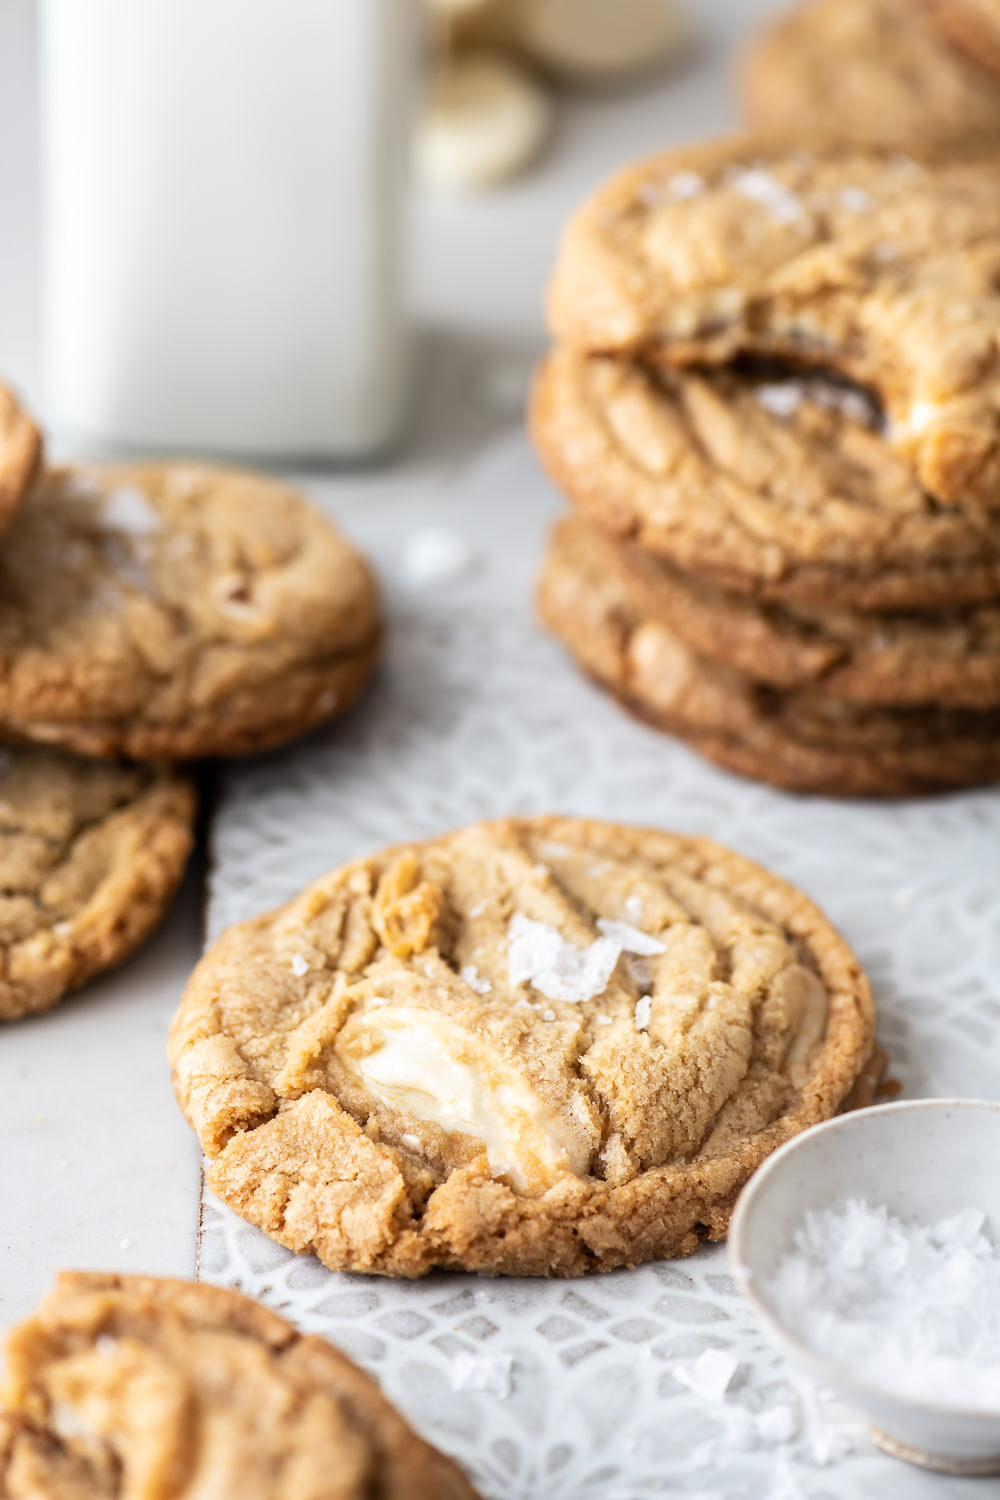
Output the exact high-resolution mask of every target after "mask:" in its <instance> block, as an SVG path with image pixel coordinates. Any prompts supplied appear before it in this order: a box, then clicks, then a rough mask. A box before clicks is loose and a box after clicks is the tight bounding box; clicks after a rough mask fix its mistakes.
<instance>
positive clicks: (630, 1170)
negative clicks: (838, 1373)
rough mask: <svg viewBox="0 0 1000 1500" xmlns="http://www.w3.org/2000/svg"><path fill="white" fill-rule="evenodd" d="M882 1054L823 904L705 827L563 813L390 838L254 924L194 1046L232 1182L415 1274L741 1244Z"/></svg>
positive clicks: (209, 1001) (566, 1263)
mask: <svg viewBox="0 0 1000 1500" xmlns="http://www.w3.org/2000/svg"><path fill="white" fill-rule="evenodd" d="M873 1048H874V1010H873V1004H872V998H871V994H870V991H869V987H868V984H867V981H866V979H865V977H864V975H863V973H862V972H861V969H860V968H859V966H858V963H857V960H856V959H855V958H854V956H853V954H852V953H851V952H850V950H849V949H848V947H847V946H846V944H845V943H844V942H843V941H842V939H841V938H840V937H839V936H838V935H837V934H836V933H835V932H834V931H833V929H832V928H831V927H830V926H829V924H828V923H827V922H826V920H825V919H824V917H823V916H822V915H821V913H820V912H819V911H817V909H816V908H815V907H814V906H813V905H812V904H811V903H810V902H809V901H807V900H806V898H805V897H804V896H803V895H802V894H801V893H800V892H798V891H796V890H794V889H792V888H791V887H790V886H788V885H786V884H785V883H784V882H783V881H780V880H778V879H777V878H776V877H774V876H773V875H770V874H769V873H768V872H766V871H764V870H761V869H759V868H758V867H757V866H755V865H752V864H750V863H749V862H748V861H746V860H744V859H741V858H740V857H739V856H738V855H735V854H732V853H730V852H729V851H728V850H725V849H722V848H720V847H718V846H717V845H715V844H712V843H710V842H709V841H707V840H705V839H701V838H689V837H683V836H680V835H673V834H667V833H660V832H655V831H653V830H650V829H640V828H626V827H622V826H619V825H616V824H613V823H600V822H592V821H588V820H584V819H575V818H560V817H536V818H515V819H509V820H504V821H499V822H492V823H481V824H476V825H473V826H472V827H469V828H465V829H463V830H460V831H459V832H456V833H452V834H449V835H446V836H444V837H442V838H438V839H434V840H431V841H430V842H427V843H422V844H411V845H401V846H399V847H397V848H393V849H389V850H387V851H384V852H383V853H380V854H377V855H374V856H372V857H370V858H367V859H360V860H358V861H356V862H355V863H353V864H351V865H347V866H345V867H344V868H342V869H339V870H336V871H334V872H333V873H332V874H330V875H328V876H326V877H325V878H324V879H322V880H319V881H318V882H317V883H316V884H314V885H313V886H311V887H310V888H309V889H308V890H306V891H304V892H303V893H302V894H301V895H299V896H298V897H297V898H296V899H295V900H293V901H291V902H289V904H288V905H287V906H285V907H283V908H281V909H280V910H279V911H276V912H272V913H270V914H268V915H266V916H262V917H260V918H258V919H257V920H256V921H252V922H248V923H245V924H243V925H242V926H239V927H235V928H232V929H231V930H230V931H229V932H228V933H226V934H225V935H224V936H223V937H222V938H221V939H220V941H219V942H218V943H217V944H216V945H215V947H214V948H213V949H211V950H210V952H209V953H208V954H207V955H206V957H205V958H204V959H203V960H202V962H201V964H200V965H199V967H198V969H197V970H196V971H195V974H194V976H193V977H192V980H191V982H190V984H189V986H188V989H187V991H186V993H185V995H184V998H183V1000H182V1003H181V1007H180V1010H179V1012H178V1015H177V1017H176V1019H175V1021H174V1024H173V1027H172V1031H171V1036H170V1041H169V1055H170V1060H171V1063H172V1067H173V1074H174V1087H175V1090H176V1093H177V1097H178V1100H179V1101H180V1103H181V1106H182V1108H183V1109H184V1111H185V1113H186V1114H187V1116H188V1119H189V1120H190V1121H191V1123H192V1124H193V1125H194V1127H195V1129H196V1130H197V1131H198V1134H199V1136H200V1138H201V1142H202V1145H203V1147H204V1149H205V1152H206V1155H207V1158H208V1163H207V1168H206V1170H207V1180H208V1182H209V1184H210V1186H211V1188H212V1190H213V1192H215V1193H216V1194H218V1195H219V1196H220V1197H221V1198H222V1199H223V1201H224V1202H226V1203H228V1204H229V1206H230V1207H231V1208H233V1209H234V1210H235V1211H236V1212H237V1213H239V1214H241V1215H242V1216H243V1217H244V1218H246V1219H249V1220H250V1222H251V1223H253V1224H256V1225H257V1226H258V1227H259V1228H261V1229H263V1230H264V1231H265V1232H266V1233H267V1234H269V1235H271V1236H272V1237H273V1238H274V1239H276V1240H278V1241H279V1242H280V1243H281V1244H283V1245H286V1246H288V1247H289V1248H291V1249H293V1250H297V1251H301V1252H303V1253H307V1252H312V1253H314V1254H316V1255H317V1256H319V1258H320V1259H321V1260H322V1261H324V1263H325V1264H326V1265H328V1266H330V1267H332V1268H334V1269H342V1270H350V1271H366V1272H380V1273H384V1274H388V1275H394V1276H406V1277H416V1276H421V1275H423V1274H425V1273H426V1272H428V1271H430V1270H432V1269H433V1268H434V1267H444V1268H451V1269H465V1270H470V1271H482V1272H489V1273H505V1274H515V1275H527V1276H546V1275H553V1276H570V1275H578V1274H580V1273H583V1272H586V1271H595V1270H609V1269H611V1268H612V1267H614V1266H623V1265H635V1264H637V1263H638V1262H641V1261H646V1260H650V1259H654V1258H658V1257H666V1256H676V1255H685V1254H688V1253H689V1252H691V1251H693V1250H694V1249H696V1248H697V1246H698V1244H699V1243H700V1242H701V1241H702V1240H704V1239H706V1238H707V1239H720V1238H722V1237H723V1236H724V1234H725V1232H726V1228H727V1225H728V1222H729V1215H730V1211H731V1209H732V1206H733V1203H734V1201H735V1198H736V1195H737V1193H738V1192H739V1190H740V1188H741V1187H742V1185H743V1183H744V1182H745V1181H746V1179H747V1177H748V1176H749V1175H750V1173H751V1172H752V1171H753V1170H754V1168H755V1167H757V1166H758V1165H759V1164H760V1162H761V1161H763V1159H764V1157H765V1156H766V1155H767V1154H768V1153H769V1152H770V1151H773V1150H774V1149H775V1147H776V1146H778V1145H780V1144H781V1142H783V1141H785V1140H788V1139H789V1137H791V1136H792V1135H794V1134H795V1133H796V1132H797V1131H800V1130H802V1129H805V1128H806V1127H807V1126H808V1125H811V1124H813V1123H815V1122H816V1121H817V1120H821V1119H826V1118H827V1117H829V1116H830V1115H832V1114H835V1113H836V1112H837V1110H838V1109H839V1108H841V1106H842V1105H843V1104H844V1102H845V1100H846V1099H847V1098H848V1096H849V1095H850V1094H851V1091H852V1089H854V1087H855V1085H856V1084H857V1082H858V1080H859V1079H862V1081H863V1083H864V1087H865V1088H867V1090H868V1097H869V1099H870V1071H871V1069H870V1065H871V1062H872V1056H873ZM857 1099H858V1095H856V1094H855V1095H854V1099H853V1100H852V1102H855V1101H857Z"/></svg>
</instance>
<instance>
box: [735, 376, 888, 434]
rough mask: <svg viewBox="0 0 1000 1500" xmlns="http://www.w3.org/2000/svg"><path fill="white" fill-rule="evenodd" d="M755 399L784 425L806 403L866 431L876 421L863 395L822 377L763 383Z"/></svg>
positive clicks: (874, 414)
mask: <svg viewBox="0 0 1000 1500" xmlns="http://www.w3.org/2000/svg"><path fill="white" fill-rule="evenodd" d="M754 395H755V396H756V398H757V404H758V405H759V406H762V407H763V408H764V410H765V411H766V412H769V413H770V415H771V416H772V417H777V418H778V420H779V421H783V422H784V421H787V420H788V418H789V417H791V416H794V414H795V413H796V412H797V411H798V409H799V407H800V406H801V405H802V403H803V401H811V402H812V403H813V404H814V405H815V406H823V407H825V408H826V409H827V411H837V412H840V414H841V416H844V417H847V418H848V419H849V420H850V421H852V422H858V423H860V424H861V425H863V426H865V427H871V426H874V424H875V422H876V420H877V413H876V410H875V407H874V405H873V403H872V402H871V400H870V399H869V398H868V397H867V396H866V395H865V393H864V391H857V390H854V389H852V387H851V386H847V385H838V384H837V383H836V382H835V381H832V380H824V379H823V378H822V376H816V375H814V376H811V377H807V378H805V379H803V380H781V381H774V382H772V381H764V382H763V383H762V384H760V385H758V386H757V388H756V390H755V391H754Z"/></svg>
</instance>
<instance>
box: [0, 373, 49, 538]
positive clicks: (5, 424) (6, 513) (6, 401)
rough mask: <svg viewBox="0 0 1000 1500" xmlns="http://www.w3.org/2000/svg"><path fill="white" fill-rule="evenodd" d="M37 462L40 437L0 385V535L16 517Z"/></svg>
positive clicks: (39, 453)
mask: <svg viewBox="0 0 1000 1500" xmlns="http://www.w3.org/2000/svg"><path fill="white" fill-rule="evenodd" d="M41 459H42V435H41V433H40V432H39V431H38V428H37V427H36V426H35V424H34V422H32V420H31V418H30V417H29V416H28V415H27V413H26V412H25V411H24V410H23V409H22V407H21V406H20V405H19V403H18V401H17V399H16V397H15V396H14V393H13V392H12V391H9V390H8V389H7V387H6V386H5V385H0V532H3V531H6V530H7V527H8V526H9V525H10V523H11V521H12V520H13V519H14V516H15V515H16V514H17V508H18V506H19V505H20V504H21V501H22V500H23V499H24V496H25V493H26V491H27V490H28V488H29V486H30V484H31V481H32V480H33V479H34V477H35V473H36V471H37V469H38V466H39V464H40V463H41Z"/></svg>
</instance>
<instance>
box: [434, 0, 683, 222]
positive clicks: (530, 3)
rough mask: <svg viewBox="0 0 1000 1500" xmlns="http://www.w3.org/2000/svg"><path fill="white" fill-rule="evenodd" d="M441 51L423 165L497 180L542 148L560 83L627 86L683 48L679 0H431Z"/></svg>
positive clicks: (477, 183) (458, 186) (438, 173)
mask: <svg viewBox="0 0 1000 1500" xmlns="http://www.w3.org/2000/svg"><path fill="white" fill-rule="evenodd" d="M426 3H427V5H428V6H429V9H430V14H431V18H432V22H433V23H434V30H435V42H436V48H435V51H436V57H435V64H434V76H433V79H432V83H431V88H430V96H429V99H428V102H427V105H426V108H425V111H424V116H423V120H422V122H421V125H420V128H419V130H418V135H417V152H416V159H417V172H418V176H419V178H420V180H421V181H422V182H423V183H425V184H426V185H427V186H429V187H432V188H436V189H444V190H446V191H455V192H462V191H470V190H474V189H478V188H487V187H492V186H494V185H495V184H497V183H499V182H502V181H504V180H506V179H507V178H510V177H513V176H515V175H516V174H517V173H518V172H520V171H521V170H523V169H524V168H525V167H527V166H529V165H530V164H531V163H532V162H533V161H534V160H535V159H536V158H537V156H538V155H539V153H540V152H541V150H542V148H543V147H544V145H545V142H546V140H547V138H548V136H549V133H550V129H551V126H552V120H553V115H554V98H553V96H552V93H551V85H552V84H553V83H556V84H558V83H568V84H576V85H591V86H593V85H598V86H608V85H612V84H617V85H620V84H622V83H623V82H625V81H626V80H628V79H631V78H633V77H634V76H636V75H639V74H643V73H650V72H652V71H654V70H655V69H656V68H657V67H659V66H662V65H663V64H664V63H666V62H668V61H669V60H671V59H673V58H674V57H676V55H677V54H678V52H679V51H680V50H681V49H682V48H683V46H684V44H685V42H686V41H687V39H688V34H687V29H686V25H685V22H684V17H683V13H682V11H681V8H680V6H679V4H678V0H426Z"/></svg>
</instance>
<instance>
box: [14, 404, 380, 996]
mask: <svg viewBox="0 0 1000 1500" xmlns="http://www.w3.org/2000/svg"><path fill="white" fill-rule="evenodd" d="M0 529H2V530H3V535H2V537H0V739H3V740H4V741H6V742H7V743H8V748H7V749H5V750H3V751H2V752H0V830H2V834H3V840H2V846H0V847H2V854H3V863H2V875H3V881H2V884H3V898H2V900H0V952H2V957H3V968H2V976H0V1020H3V1019H9V1018H11V1017H15V1016H20V1015H24V1014H26V1013H28V1012H32V1011H38V1010H44V1009H46V1008H48V1007H49V1006H51V1005H53V1004H55V1002H56V1001H57V1000H58V999H59V998H60V997H61V996H62V995H63V994H65V993H66V991H67V990H69V989H72V988H75V987H76V986H77V985H79V984H81V983H83V981H84V980H85V979H87V978H89V977H90V976H91V975H92V974H95V973H97V972H99V971H100V970H102V969H106V968H107V967H109V965H111V964H113V963H117V962H118V961H120V960H121V959H122V958H124V957H125V956H126V955H127V954H128V953H130V952H131V951H132V950H133V949H134V948H135V947H136V945H137V944H138V943H139V942H140V941H141V940H142V939H143V938H144V937H145V936H146V934H147V933H148V932H150V931H151V930H152V928H153V926H155V924H156V922H157V921H158V920H159V918H160V916H161V915H162V914H163V912H164V910H165V908H166V905H167V903H168V901H169V899H170V897H171V895H172V894H173V891H174V889H175V887H176V886H177V883H178V881H179V880H180V877H181V874H182V872H183V868H184V864H185V861H186V859H187V855H188V853H189V851H190V848H191V845H192V841H193V824H194V817H195V795H194V788H193V784H192V782H191V780H190V777H189V775H188V774H186V773H184V772H179V771H176V770H174V769H172V767H173V764H174V763H175V762H179V761H183V762H190V761H192V760H197V759H203V758H206V757H214V756H220V755H234V754H241V753H244V752H247V751H255V750H263V749H268V748H270V747H272V746H274V745H278V744H281V743H283V742H284V741H286V740H288V739H291V738H293V737H294V736H295V735H297V734H300V733H303V732H304V731H306V730H308V729H311V728H312V727H313V726H314V725H316V724H319V723H321V722H323V721H325V720H327V719H330V718H332V717H334V715H336V714H337V713H339V712H341V711H342V710H343V709H344V708H346V707H347V706H348V705H349V704H350V703H351V702H352V701H353V700H354V698H355V697H356V696H357V694H358V693H359V692H360V690H361V688H362V687H363V685H364V683H365V681H366V680H367V678H368V676H369V675H370V673H371V670H372V666H373V664H374V661H375V657H376V653H377V649H378V636H379V625H378V608H377V601H376V594H375V587H374V582H373V579H372V575H371V573H370V571H369V569H368V567H367V565H366V564H365V562H364V561H363V559H362V558H361V557H360V556H359V555H358V554H357V553H356V552H355V551H354V549H353V548H352V547H350V546H349V545H348V544H347V542H345V541H344V540H343V538H342V537H340V536H339V535H338V534H337V533H336V532H335V531H333V529H332V528H331V527H330V526H329V525H328V524H327V523H326V521H324V520H323V519H322V518H321V517H320V516H319V515H317V514H316V513H315V512H313V511H312V510H311V509H310V508H309V507H308V506H307V505H306V503H305V502H304V501H303V500H302V499H301V498H300V497H299V496H298V495H297V494H295V493H294V492H293V491H291V490H289V489H287V488H286V487H285V486H284V485H282V484H279V483H278V482H276V481H275V480H272V479H266V478H263V477H262V476H259V475H256V474H252V473H248V472H242V471H235V470H226V469H217V468H209V467H206V466H201V465H195V464H155V465H154V464H147V465H139V466H131V467H123V468H98V467H96V466H94V465H76V466H73V467H69V468H61V469H49V470H45V469H44V468H43V466H42V441H41V437H40V435H39V433H38V431H37V429H36V428H35V426H34V424H33V423H32V422H31V420H30V418H29V417H28V416H27V415H26V414H25V413H24V411H23V410H22V408H21V407H20V405H19V404H18V402H17V401H16V400H15V398H14V397H13V396H12V395H11V394H10V393H9V392H7V391H6V390H4V389H3V388H2V387H0ZM67 752H69V753H67Z"/></svg>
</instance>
